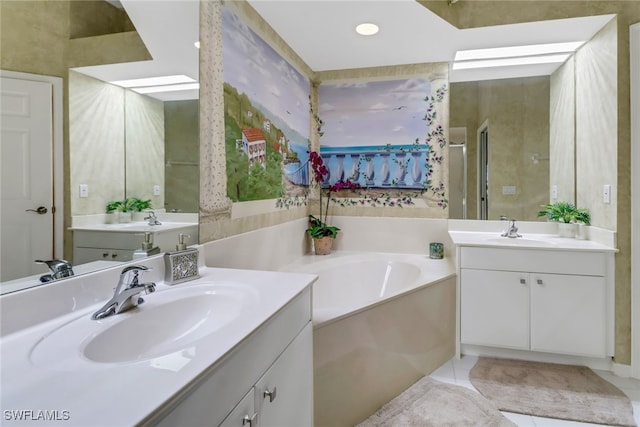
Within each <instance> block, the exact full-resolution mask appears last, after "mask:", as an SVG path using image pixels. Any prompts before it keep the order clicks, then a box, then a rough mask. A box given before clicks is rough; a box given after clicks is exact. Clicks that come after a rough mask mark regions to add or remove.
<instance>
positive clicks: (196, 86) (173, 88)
mask: <svg viewBox="0 0 640 427" xmlns="http://www.w3.org/2000/svg"><path fill="white" fill-rule="evenodd" d="M199 88H200V84H199V83H197V82H196V83H185V84H177V85H164V86H147V87H134V88H131V90H132V91H134V92H138V93H158V92H175V91H178V90H193V89H199Z"/></svg>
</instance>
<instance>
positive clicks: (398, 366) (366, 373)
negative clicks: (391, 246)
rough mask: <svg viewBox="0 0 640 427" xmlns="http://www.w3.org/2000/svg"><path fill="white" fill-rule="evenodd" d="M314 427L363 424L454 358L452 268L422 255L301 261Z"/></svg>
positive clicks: (297, 265) (338, 255)
mask: <svg viewBox="0 0 640 427" xmlns="http://www.w3.org/2000/svg"><path fill="white" fill-rule="evenodd" d="M282 270H284V271H295V272H306V273H314V274H317V275H318V280H317V281H316V282H315V283H314V284H313V292H312V295H313V297H312V299H313V323H314V342H313V344H314V407H315V409H314V419H315V425H316V427H323V426H332V427H335V426H352V425H355V424H357V423H358V422H360V421H362V420H364V419H365V418H367V417H368V416H369V415H371V414H372V413H373V412H375V411H376V410H377V409H378V408H379V407H380V406H382V405H383V404H384V403H386V402H388V401H389V400H391V399H392V398H393V397H395V396H397V395H398V394H399V393H400V392H401V391H403V390H404V389H406V388H407V387H409V386H410V385H411V384H413V383H414V382H415V381H417V380H418V379H419V378H420V377H422V376H423V375H426V374H429V373H431V372H432V371H433V370H435V369H436V368H438V367H439V366H441V365H442V364H443V363H444V362H446V361H447V360H449V359H450V358H451V357H453V355H454V353H455V300H456V298H455V287H456V279H455V265H454V263H453V260H449V259H446V258H445V259H442V260H434V259H429V257H428V256H427V255H423V254H398V253H365V252H358V253H356V252H334V253H332V254H330V255H324V256H317V255H306V256H304V257H302V258H300V259H298V260H297V261H296V262H294V263H292V264H289V265H288V266H286V267H285V268H283V269H282Z"/></svg>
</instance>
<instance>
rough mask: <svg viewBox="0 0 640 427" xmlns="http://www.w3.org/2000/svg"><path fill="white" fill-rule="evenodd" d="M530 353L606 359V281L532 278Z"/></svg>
mask: <svg viewBox="0 0 640 427" xmlns="http://www.w3.org/2000/svg"><path fill="white" fill-rule="evenodd" d="M531 277H532V281H531V350H534V351H548V352H554V353H566V354H574V355H581V356H593V357H604V356H605V355H606V354H605V353H606V324H607V322H606V286H605V279H604V278H603V277H592V276H571V275H560V274H538V273H536V274H532V275H531Z"/></svg>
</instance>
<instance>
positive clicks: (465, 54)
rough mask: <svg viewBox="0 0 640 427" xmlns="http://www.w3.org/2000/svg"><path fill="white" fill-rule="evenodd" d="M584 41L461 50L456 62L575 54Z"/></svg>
mask: <svg viewBox="0 0 640 427" xmlns="http://www.w3.org/2000/svg"><path fill="white" fill-rule="evenodd" d="M583 44H584V42H583V41H579V42H569V43H550V44H536V45H528V46H511V47H497V48H490V49H473V50H460V51H458V52H456V56H455V59H454V61H468V60H477V59H494V58H514V57H521V56H534V55H548V54H552V53H570V52H575V50H576V49H578V48H579V47H580V46H582V45H583Z"/></svg>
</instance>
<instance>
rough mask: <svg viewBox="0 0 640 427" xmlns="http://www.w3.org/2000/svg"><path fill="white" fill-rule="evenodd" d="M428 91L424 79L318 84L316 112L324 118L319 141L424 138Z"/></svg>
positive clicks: (342, 143) (375, 142) (338, 143)
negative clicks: (318, 103) (322, 133)
mask: <svg viewBox="0 0 640 427" xmlns="http://www.w3.org/2000/svg"><path fill="white" fill-rule="evenodd" d="M430 93H431V83H430V82H429V80H428V79H405V80H385V81H374V82H358V83H340V84H321V85H320V88H319V92H318V98H319V100H320V105H319V108H318V111H319V115H320V117H321V118H322V121H323V122H324V126H323V128H322V130H323V132H324V135H323V136H322V138H321V139H320V143H321V145H327V146H333V147H350V146H363V145H387V144H412V143H413V142H414V141H415V139H416V138H420V140H421V142H424V137H425V136H426V134H427V132H428V130H429V129H428V128H427V126H426V122H425V121H424V120H422V118H423V117H424V115H425V113H426V109H427V106H428V104H427V102H425V101H424V98H425V97H426V96H427V95H429V94H430Z"/></svg>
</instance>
